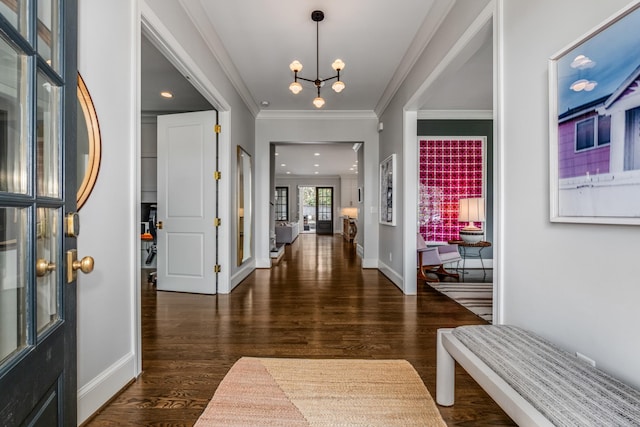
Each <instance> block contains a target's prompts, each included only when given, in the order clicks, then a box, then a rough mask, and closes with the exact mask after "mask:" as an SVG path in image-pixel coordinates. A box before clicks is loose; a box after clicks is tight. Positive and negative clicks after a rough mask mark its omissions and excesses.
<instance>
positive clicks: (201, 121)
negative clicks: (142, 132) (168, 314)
mask: <svg viewBox="0 0 640 427" xmlns="http://www.w3.org/2000/svg"><path fill="white" fill-rule="evenodd" d="M215 125H216V112H215V111H201V112H196V113H184V114H173V115H167V116H158V207H157V223H158V229H157V248H158V254H157V287H158V290H161V291H178V292H195V293H202V294H215V293H216V291H217V289H216V274H215V272H214V267H215V260H216V254H215V250H216V248H215V226H214V220H215V196H216V193H215V192H216V188H215V180H214V172H215V170H216V169H215V165H216V153H215V150H216V145H215V144H216V134H215V130H214V129H215Z"/></svg>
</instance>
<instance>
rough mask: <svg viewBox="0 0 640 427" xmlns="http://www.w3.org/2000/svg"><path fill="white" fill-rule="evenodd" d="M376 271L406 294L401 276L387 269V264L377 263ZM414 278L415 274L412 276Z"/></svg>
mask: <svg viewBox="0 0 640 427" xmlns="http://www.w3.org/2000/svg"><path fill="white" fill-rule="evenodd" d="M414 240H415V239H414ZM378 270H380V272H381V273H382V274H384V275H385V276H387V278H388V279H389V280H391V281H392V282H393V284H394V285H396V286H397V287H398V288H399V289H400V290H401V291H402V292H404V293H405V294H407V292H406V290H405V288H404V284H405V282H404V280H402V276H401V275H400V273H398V272H396V271H395V270H394V269H393V268H391V267H389V266H388V265H387V264H385V263H384V262H382V261H378ZM414 276H415V274H414ZM410 282H411V281H410V280H409V281H407V282H406V283H410ZM414 294H415V292H414ZM412 295H413V294H412Z"/></svg>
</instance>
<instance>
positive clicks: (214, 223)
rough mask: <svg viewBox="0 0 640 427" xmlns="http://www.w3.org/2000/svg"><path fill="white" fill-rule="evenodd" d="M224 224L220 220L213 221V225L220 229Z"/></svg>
mask: <svg viewBox="0 0 640 427" xmlns="http://www.w3.org/2000/svg"><path fill="white" fill-rule="evenodd" d="M221 224H222V220H221V219H220V218H214V219H213V225H214V226H216V227H220V225H221Z"/></svg>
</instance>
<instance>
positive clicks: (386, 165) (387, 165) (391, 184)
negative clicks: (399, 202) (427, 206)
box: [380, 154, 396, 226]
mask: <svg viewBox="0 0 640 427" xmlns="http://www.w3.org/2000/svg"><path fill="white" fill-rule="evenodd" d="M395 170H396V155H395V154H392V155H390V156H389V157H387V158H386V159H384V160H383V161H382V162H381V163H380V223H381V224H386V225H394V226H395V225H396V209H395V203H396V200H395V197H396V178H395V177H394V176H393V174H394V172H395Z"/></svg>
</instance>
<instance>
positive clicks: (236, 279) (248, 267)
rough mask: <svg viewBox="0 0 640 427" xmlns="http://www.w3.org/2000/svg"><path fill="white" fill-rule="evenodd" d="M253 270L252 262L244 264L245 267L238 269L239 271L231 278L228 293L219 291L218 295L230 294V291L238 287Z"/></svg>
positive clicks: (253, 264)
mask: <svg viewBox="0 0 640 427" xmlns="http://www.w3.org/2000/svg"><path fill="white" fill-rule="evenodd" d="M255 268H256V266H255V262H254V261H249V262H247V263H245V265H243V266H242V267H240V270H238V271H237V272H236V273H235V274H234V275H233V276H231V286H230V289H229V292H222V291H219V292H218V293H220V294H228V293H230V292H231V291H232V290H234V289H235V287H236V286H238V285H239V284H240V283H241V282H242V281H243V280H244V279H246V278H247V276H249V274H251V273H252V272H253V270H255Z"/></svg>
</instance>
